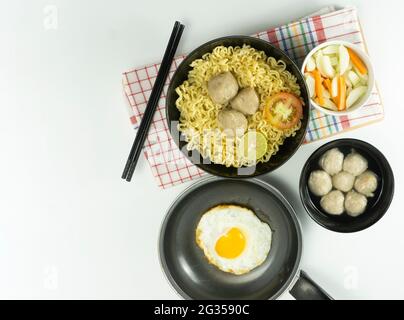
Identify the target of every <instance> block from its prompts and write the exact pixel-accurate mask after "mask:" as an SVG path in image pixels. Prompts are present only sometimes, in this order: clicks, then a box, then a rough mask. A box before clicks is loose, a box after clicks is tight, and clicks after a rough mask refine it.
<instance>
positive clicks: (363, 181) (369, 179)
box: [355, 170, 377, 197]
mask: <svg viewBox="0 0 404 320" xmlns="http://www.w3.org/2000/svg"><path fill="white" fill-rule="evenodd" d="M376 189H377V176H376V174H375V173H373V172H372V171H370V170H367V171H365V172H364V173H362V174H360V175H359V176H358V177H357V178H356V180H355V190H356V191H358V192H360V193H362V194H364V195H365V196H367V197H373V196H374V194H373V192H375V191H376Z"/></svg>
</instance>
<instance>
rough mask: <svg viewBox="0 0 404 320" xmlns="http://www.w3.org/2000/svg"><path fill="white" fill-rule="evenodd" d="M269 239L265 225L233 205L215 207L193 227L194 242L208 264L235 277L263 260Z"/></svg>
mask: <svg viewBox="0 0 404 320" xmlns="http://www.w3.org/2000/svg"><path fill="white" fill-rule="evenodd" d="M271 240H272V231H271V228H270V227H269V225H268V224H266V223H264V222H262V221H261V220H260V219H259V218H258V217H257V216H256V215H255V214H254V212H253V211H251V210H249V209H247V208H244V207H240V206H236V205H219V206H216V207H214V208H212V209H210V210H208V211H207V212H206V213H204V214H203V216H202V218H201V220H200V221H199V223H198V226H197V228H196V242H197V244H198V246H199V247H200V248H201V249H202V250H203V252H204V254H205V256H206V258H207V259H208V261H209V262H210V263H211V264H213V265H215V266H216V267H217V268H219V269H220V270H222V271H225V272H230V273H233V274H237V275H240V274H244V273H247V272H249V271H251V270H252V269H254V268H256V267H258V266H259V265H261V264H262V263H263V262H264V261H265V259H266V257H267V256H268V253H269V250H270V249H271Z"/></svg>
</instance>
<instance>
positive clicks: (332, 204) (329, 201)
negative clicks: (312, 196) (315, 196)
mask: <svg viewBox="0 0 404 320" xmlns="http://www.w3.org/2000/svg"><path fill="white" fill-rule="evenodd" d="M320 205H321V208H323V210H324V211H325V212H327V213H329V214H332V215H340V214H342V213H343V212H344V194H343V193H342V192H341V191H339V190H333V191H331V192H330V193H329V194H326V195H325V196H323V197H322V198H321V200H320Z"/></svg>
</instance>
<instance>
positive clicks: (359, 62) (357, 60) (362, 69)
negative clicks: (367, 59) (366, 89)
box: [348, 48, 368, 74]
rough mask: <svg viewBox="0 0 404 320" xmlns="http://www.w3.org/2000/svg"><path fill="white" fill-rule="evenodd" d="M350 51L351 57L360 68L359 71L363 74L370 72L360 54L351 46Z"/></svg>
mask: <svg viewBox="0 0 404 320" xmlns="http://www.w3.org/2000/svg"><path fill="white" fill-rule="evenodd" d="M348 53H349V57H350V58H351V61H352V63H353V64H354V66H355V67H356V68H357V69H358V71H359V72H360V73H361V74H366V73H368V69H367V68H366V66H365V64H364V63H363V61H362V60H361V58H359V57H358V55H357V54H356V53H355V52H353V51H352V50H351V49H349V48H348Z"/></svg>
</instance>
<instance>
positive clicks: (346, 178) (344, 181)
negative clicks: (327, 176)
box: [332, 171, 355, 192]
mask: <svg viewBox="0 0 404 320" xmlns="http://www.w3.org/2000/svg"><path fill="white" fill-rule="evenodd" d="M354 181H355V177H354V175H353V174H350V173H349V172H345V171H341V172H338V173H337V174H336V175H334V176H333V177H332V185H333V186H334V188H335V189H338V190H340V191H342V192H348V191H350V190H352V188H353V185H354Z"/></svg>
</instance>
